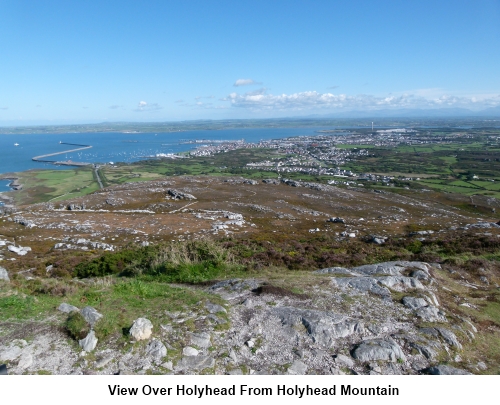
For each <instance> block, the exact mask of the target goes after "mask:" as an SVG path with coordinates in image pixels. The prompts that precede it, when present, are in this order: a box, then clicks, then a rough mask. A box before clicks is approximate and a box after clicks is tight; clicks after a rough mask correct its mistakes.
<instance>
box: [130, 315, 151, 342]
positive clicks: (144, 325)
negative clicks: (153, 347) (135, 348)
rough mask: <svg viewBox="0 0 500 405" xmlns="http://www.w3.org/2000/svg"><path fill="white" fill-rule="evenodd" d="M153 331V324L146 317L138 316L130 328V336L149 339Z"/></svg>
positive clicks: (137, 338) (136, 338)
mask: <svg viewBox="0 0 500 405" xmlns="http://www.w3.org/2000/svg"><path fill="white" fill-rule="evenodd" d="M152 333H153V324H152V323H151V321H150V320H149V319H146V318H137V319H136V320H135V321H134V323H133V324H132V327H131V328H130V336H132V337H133V338H134V339H135V340H147V339H149V338H150V337H151V334H152Z"/></svg>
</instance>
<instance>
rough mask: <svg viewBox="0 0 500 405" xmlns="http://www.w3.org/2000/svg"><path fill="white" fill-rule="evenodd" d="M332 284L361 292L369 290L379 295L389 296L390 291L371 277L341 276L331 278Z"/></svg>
mask: <svg viewBox="0 0 500 405" xmlns="http://www.w3.org/2000/svg"><path fill="white" fill-rule="evenodd" d="M331 282H332V284H333V285H335V286H338V287H342V288H346V287H350V288H353V289H355V290H358V291H361V292H369V293H372V294H375V295H378V296H381V297H384V298H385V297H388V298H389V297H390V296H391V293H390V291H389V290H388V289H387V288H386V287H384V286H381V285H380V284H379V282H378V280H376V279H375V278H373V277H342V278H332V280H331Z"/></svg>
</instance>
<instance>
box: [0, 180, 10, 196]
mask: <svg viewBox="0 0 500 405" xmlns="http://www.w3.org/2000/svg"><path fill="white" fill-rule="evenodd" d="M9 184H10V180H0V193H1V192H2V191H10V190H12V189H11V188H10V187H9Z"/></svg>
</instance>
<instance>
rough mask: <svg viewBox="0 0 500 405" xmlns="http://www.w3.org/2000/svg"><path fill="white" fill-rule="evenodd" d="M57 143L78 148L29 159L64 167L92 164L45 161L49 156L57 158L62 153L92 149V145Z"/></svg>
mask: <svg viewBox="0 0 500 405" xmlns="http://www.w3.org/2000/svg"><path fill="white" fill-rule="evenodd" d="M59 143H60V144H61V145H71V146H78V148H75V149H69V150H64V151H62V152H54V153H47V154H45V155H40V156H35V157H33V158H31V160H33V161H35V162H42V163H51V164H54V165H64V166H88V165H90V164H92V163H85V162H73V161H72V160H64V161H58V160H48V159H46V158H48V157H50V156H57V155H62V154H64V153H72V152H78V151H80V150H85V149H90V148H92V145H80V144H77V143H67V142H59Z"/></svg>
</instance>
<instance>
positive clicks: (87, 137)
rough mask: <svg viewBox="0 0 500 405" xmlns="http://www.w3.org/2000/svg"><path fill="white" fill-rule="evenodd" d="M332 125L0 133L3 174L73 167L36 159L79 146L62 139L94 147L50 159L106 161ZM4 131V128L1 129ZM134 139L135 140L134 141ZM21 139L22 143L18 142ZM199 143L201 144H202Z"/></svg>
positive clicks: (300, 132)
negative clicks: (207, 142)
mask: <svg viewBox="0 0 500 405" xmlns="http://www.w3.org/2000/svg"><path fill="white" fill-rule="evenodd" d="M320 129H330V128H271V129H269V128H258V129H253V128H252V129H228V130H220V131H185V132H174V133H158V134H154V133H141V134H128V133H92V134H74V133H72V134H27V135H2V134H0V174H2V173H9V172H19V171H24V170H29V169H44V168H45V169H57V168H59V169H69V168H70V167H68V166H55V165H51V164H48V163H40V162H33V161H32V160H31V158H32V157H34V156H39V155H44V154H47V153H54V152H59V151H64V150H70V149H75V148H77V147H76V146H71V145H61V144H59V141H62V142H68V143H76V144H83V145H92V148H91V149H86V150H83V151H81V152H74V153H67V154H62V155H57V156H52V157H48V158H47V159H49V160H61V161H62V160H73V161H75V162H90V163H106V162H115V163H116V162H134V161H137V160H141V159H144V158H145V157H146V156H152V155H155V154H156V153H178V152H184V151H188V150H191V149H194V148H195V147H196V145H194V144H183V143H182V142H184V141H189V140H196V139H207V140H238V139H245V141H247V142H258V141H260V140H265V139H279V138H286V137H289V136H300V135H313V134H314V133H315V131H317V130H320ZM0 131H1V130H0ZM130 141H132V142H130ZM15 143H18V144H19V146H14V144H15ZM198 146H199V145H198ZM6 184H8V182H2V183H0V191H1V190H4V191H5V189H8V187H7V186H6Z"/></svg>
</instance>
